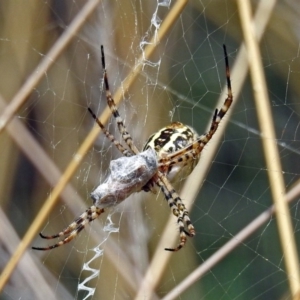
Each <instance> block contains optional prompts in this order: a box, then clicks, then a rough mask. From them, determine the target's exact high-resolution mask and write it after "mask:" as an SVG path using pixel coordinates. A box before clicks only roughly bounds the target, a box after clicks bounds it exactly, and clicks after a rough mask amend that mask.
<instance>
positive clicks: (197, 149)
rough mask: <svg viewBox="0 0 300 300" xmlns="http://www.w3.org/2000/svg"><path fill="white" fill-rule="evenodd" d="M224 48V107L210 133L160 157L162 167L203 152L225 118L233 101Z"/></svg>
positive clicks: (217, 111)
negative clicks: (225, 87)
mask: <svg viewBox="0 0 300 300" xmlns="http://www.w3.org/2000/svg"><path fill="white" fill-rule="evenodd" d="M223 49H224V57H225V70H226V81H227V91H228V96H227V98H226V99H225V101H224V104H223V106H222V108H221V109H220V110H218V109H216V110H215V113H214V116H213V119H212V123H211V126H210V129H209V132H208V133H206V134H205V135H202V136H200V137H199V138H198V139H197V140H196V141H195V142H193V143H192V144H190V145H189V146H187V147H185V148H183V149H181V150H179V151H176V152H173V153H170V154H168V155H166V156H165V157H164V158H162V159H160V160H159V162H158V163H159V164H160V165H161V168H163V169H167V168H168V167H169V166H172V165H176V164H178V163H182V162H185V161H188V160H191V159H195V158H196V157H198V156H199V155H200V154H201V152H202V150H203V148H204V147H205V146H206V144H207V143H208V142H209V141H210V140H211V138H212V137H213V135H214V134H215V132H216V131H217V129H218V127H219V124H220V122H221V120H222V119H223V117H224V116H225V114H226V112H227V111H228V109H229V108H230V106H231V104H232V101H233V95H232V89H231V82H230V69H229V62H228V55H227V50H226V46H225V45H223Z"/></svg>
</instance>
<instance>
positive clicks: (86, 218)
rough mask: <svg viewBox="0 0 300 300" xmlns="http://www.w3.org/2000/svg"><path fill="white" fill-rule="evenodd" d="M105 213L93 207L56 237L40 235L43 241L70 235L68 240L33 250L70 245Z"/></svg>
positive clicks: (101, 209)
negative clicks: (83, 230) (88, 225)
mask: <svg viewBox="0 0 300 300" xmlns="http://www.w3.org/2000/svg"><path fill="white" fill-rule="evenodd" d="M103 212H104V209H103V208H99V207H96V206H94V205H93V206H91V207H90V208H88V209H87V210H86V211H85V212H84V213H83V214H81V215H80V216H79V217H78V218H77V219H76V220H75V221H74V222H72V223H71V224H70V225H69V226H68V227H67V228H66V229H64V230H63V231H61V232H59V233H57V234H54V235H49V236H47V235H43V234H42V233H40V236H41V237H42V238H43V239H48V240H49V239H54V238H58V237H61V236H65V235H68V236H67V237H66V238H64V239H63V240H61V241H59V242H58V243H56V244H54V245H51V246H48V247H32V249H34V250H50V249H53V248H57V247H60V246H62V245H64V244H66V243H69V242H70V241H72V240H73V239H74V238H75V237H76V236H77V235H78V234H79V232H80V231H81V230H82V229H83V228H84V227H85V226H86V225H87V224H88V223H90V222H92V221H93V220H95V219H96V218H98V217H99V216H100V215H101V214H102V213H103Z"/></svg>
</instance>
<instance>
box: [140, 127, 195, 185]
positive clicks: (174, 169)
mask: <svg viewBox="0 0 300 300" xmlns="http://www.w3.org/2000/svg"><path fill="white" fill-rule="evenodd" d="M197 138H198V134H197V132H196V131H195V130H194V129H193V128H191V127H189V126H186V125H184V124H182V123H180V122H174V123H171V124H170V125H168V126H166V127H164V128H162V129H160V130H159V131H158V132H156V133H154V134H152V135H151V136H150V138H149V139H148V141H147V142H146V144H145V146H144V149H143V150H146V149H148V148H152V149H154V151H155V152H156V153H157V156H158V159H160V158H164V157H165V156H166V155H168V154H170V153H173V152H176V151H178V150H181V149H183V148H185V147H186V146H188V145H189V144H191V143H193V142H194V141H195V140H196V139H197ZM198 161H199V157H197V158H196V159H192V160H188V161H184V162H183V163H178V164H176V165H172V166H170V167H169V169H168V170H167V172H166V175H167V177H168V179H169V180H171V181H178V180H181V179H183V178H185V177H187V176H188V175H189V174H190V173H191V172H192V171H193V169H194V167H195V166H196V165H197V163H198Z"/></svg>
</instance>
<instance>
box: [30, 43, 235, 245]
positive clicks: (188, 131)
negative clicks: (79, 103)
mask: <svg viewBox="0 0 300 300" xmlns="http://www.w3.org/2000/svg"><path fill="white" fill-rule="evenodd" d="M223 49H224V57H225V68H226V80H227V90H228V96H227V98H226V99H225V102H224V104H223V107H222V108H221V109H220V110H218V109H216V110H215V112H214V115H213V118H212V122H211V125H210V129H209V131H208V133H206V134H203V135H201V136H198V134H197V133H196V132H195V131H194V130H193V129H192V128H191V127H189V126H186V125H184V124H182V123H180V122H174V123H171V124H170V125H168V126H166V127H164V128H162V129H161V130H159V131H158V132H157V133H155V134H153V135H152V136H150V138H149V139H148V141H147V142H146V144H145V146H144V148H143V151H142V152H140V151H139V150H138V149H137V147H136V146H135V144H134V142H133V140H132V137H131V135H130V134H129V133H128V131H127V129H126V127H125V124H124V122H123V120H122V118H121V116H120V114H119V112H118V110H117V107H116V104H115V102H114V100H113V98H112V94H111V92H110V89H109V84H108V76H107V71H106V66H105V56H104V49H103V46H101V60H102V67H103V73H104V76H103V77H104V86H105V91H106V99H107V104H108V106H109V108H110V110H111V112H112V115H113V117H114V118H115V120H116V123H117V126H118V130H119V132H120V134H121V136H122V139H123V141H124V143H125V145H126V147H125V146H124V145H122V143H121V142H119V141H117V140H116V139H115V137H114V136H113V135H112V134H111V133H110V132H109V131H108V130H107V129H106V128H105V127H104V125H103V124H102V123H101V121H100V120H99V119H98V118H97V116H96V115H95V114H94V113H93V111H92V110H91V109H90V108H88V111H89V112H90V114H91V115H92V117H93V119H94V120H95V122H96V123H97V124H98V125H99V126H100V128H101V129H102V131H103V133H104V134H105V136H106V137H107V138H108V139H109V140H110V142H111V143H113V144H114V145H115V146H116V148H117V149H118V150H119V151H120V152H121V153H122V154H123V157H121V158H119V159H116V160H113V161H111V162H110V167H109V168H110V175H109V176H108V178H107V179H106V181H105V182H104V183H102V184H100V185H99V186H98V187H97V188H96V189H95V190H94V191H93V192H92V193H91V198H92V199H93V205H92V206H91V207H89V208H88V209H87V210H86V211H85V212H84V213H83V214H81V215H80V216H79V217H78V218H77V219H75V220H74V221H73V222H72V223H71V224H70V225H69V226H68V227H67V228H65V229H64V230H63V231H61V232H59V233H57V234H55V235H50V236H46V235H43V234H42V233H40V236H41V237H42V238H44V239H54V238H59V237H65V238H63V239H62V240H60V241H59V242H57V243H56V244H54V245H51V246H48V247H32V248H33V249H35V250H50V249H53V248H57V247H60V246H62V245H64V244H66V243H68V242H70V241H71V240H73V239H74V238H75V237H76V236H77V235H78V234H79V233H80V231H81V230H82V229H83V228H85V226H86V225H87V224H88V223H90V222H92V221H93V220H95V219H96V218H98V217H99V216H100V215H101V214H102V213H103V212H104V209H105V208H106V207H111V206H115V205H117V204H119V203H120V202H122V201H124V200H125V199H126V198H128V197H129V196H130V195H131V194H132V193H135V192H140V191H142V190H143V191H145V192H149V191H151V192H154V193H155V188H156V187H158V188H159V189H160V190H161V191H162V193H163V194H164V196H165V198H166V200H167V202H168V205H169V206H170V208H171V210H172V212H173V214H174V215H175V216H176V217H177V223H178V227H179V239H180V241H179V244H178V245H177V246H176V247H175V248H165V250H167V251H178V250H180V249H181V248H182V247H183V246H184V245H185V244H186V241H187V237H193V236H195V234H196V233H195V228H194V226H193V225H192V223H191V220H190V218H189V214H188V211H187V209H186V207H185V205H184V203H183V201H182V199H181V198H180V196H179V195H178V194H177V192H176V191H175V189H174V188H173V187H172V185H171V183H170V181H172V180H173V179H174V178H175V177H177V176H178V175H179V174H180V175H182V174H185V175H186V176H187V175H189V174H190V173H191V172H192V170H193V169H194V167H195V166H196V165H197V163H198V161H199V159H200V155H201V152H202V150H203V148H204V147H205V146H206V144H207V143H208V142H209V141H210V139H211V138H212V137H213V135H214V133H215V132H216V130H217V129H218V126H219V123H220V121H221V120H222V118H223V117H224V115H225V114H226V112H227V111H228V109H229V108H230V106H231V103H232V100H233V96H232V90H231V83H230V71H229V63H228V55H227V50H226V46H225V45H223Z"/></svg>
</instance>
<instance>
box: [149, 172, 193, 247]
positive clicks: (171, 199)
mask: <svg viewBox="0 0 300 300" xmlns="http://www.w3.org/2000/svg"><path fill="white" fill-rule="evenodd" d="M153 180H154V181H155V183H156V184H157V185H158V186H159V187H160V189H161V190H162V192H163V193H164V195H165V198H166V200H167V201H168V204H169V206H170V208H171V209H172V212H173V215H175V216H176V217H177V223H178V226H179V237H180V243H179V244H178V246H177V247H176V248H165V250H167V251H178V250H180V249H181V248H182V247H183V246H184V245H185V243H186V239H187V236H189V237H193V236H195V234H196V233H195V228H194V226H193V225H192V222H191V220H190V218H189V216H188V211H187V209H186V208H185V205H184V204H183V202H182V200H181V198H180V197H179V195H178V194H177V193H176V191H175V190H174V188H173V187H172V185H171V184H170V183H169V182H168V180H167V178H166V176H165V175H163V174H162V173H161V172H158V173H157V177H155V178H154V179H153ZM184 223H185V224H186V226H187V229H188V231H186V230H185V228H184Z"/></svg>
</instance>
